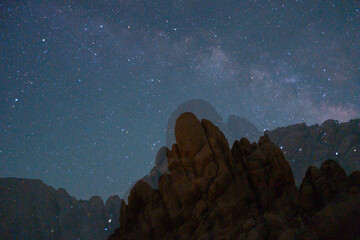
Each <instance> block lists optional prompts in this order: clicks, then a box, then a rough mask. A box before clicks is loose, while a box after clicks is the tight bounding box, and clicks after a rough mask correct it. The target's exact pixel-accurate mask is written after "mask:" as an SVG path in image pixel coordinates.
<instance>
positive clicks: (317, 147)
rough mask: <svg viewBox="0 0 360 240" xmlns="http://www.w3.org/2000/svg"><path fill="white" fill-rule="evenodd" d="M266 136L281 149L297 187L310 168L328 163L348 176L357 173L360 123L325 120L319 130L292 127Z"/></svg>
mask: <svg viewBox="0 0 360 240" xmlns="http://www.w3.org/2000/svg"><path fill="white" fill-rule="evenodd" d="M266 134H267V135H268V136H269V137H270V139H271V141H273V142H274V143H275V144H276V145H278V146H280V148H281V150H282V152H283V154H284V156H285V158H286V159H287V160H288V161H289V163H290V165H291V168H292V170H293V172H294V176H295V181H296V183H297V184H300V183H301V180H302V179H303V177H304V175H305V172H306V169H307V168H308V167H309V166H310V165H315V166H317V167H320V164H321V163H322V162H323V161H325V160H327V159H334V160H336V161H337V162H339V164H340V165H341V166H342V167H343V168H344V170H345V172H346V173H347V174H349V173H350V172H351V171H353V170H359V169H360V119H355V120H350V121H349V122H346V123H340V124H339V123H338V122H337V121H335V120H327V121H325V122H324V123H323V124H321V125H320V126H319V125H317V124H316V125H313V126H307V125H306V124H305V123H302V124H295V125H291V126H288V127H282V128H277V129H275V130H272V131H267V132H266Z"/></svg>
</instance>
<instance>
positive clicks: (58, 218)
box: [0, 178, 121, 240]
mask: <svg viewBox="0 0 360 240" xmlns="http://www.w3.org/2000/svg"><path fill="white" fill-rule="evenodd" d="M120 204H121V201H120V198H119V197H118V196H112V197H110V198H109V199H108V200H107V201H106V203H105V204H104V202H103V200H102V199H101V198H100V197H97V196H96V197H92V198H91V199H90V200H89V201H83V200H76V199H75V198H73V197H71V196H70V195H69V194H68V193H67V192H66V191H65V190H64V189H58V190H55V189H54V188H52V187H49V186H47V185H46V184H44V183H43V182H42V181H41V180H32V179H20V178H1V179H0V239H54V240H60V239H61V240H68V239H69V240H70V239H81V240H83V239H89V240H90V239H106V237H107V236H108V235H109V233H110V232H112V231H113V230H114V229H115V228H117V227H118V226H119V222H118V219H119V210H120Z"/></svg>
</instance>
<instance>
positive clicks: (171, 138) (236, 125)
mask: <svg viewBox="0 0 360 240" xmlns="http://www.w3.org/2000/svg"><path fill="white" fill-rule="evenodd" d="M184 112H192V113H194V114H195V116H196V117H197V118H198V119H208V120H209V121H211V122H212V123H214V124H215V125H216V126H217V127H218V128H219V129H220V130H221V131H222V132H223V133H224V134H225V136H226V137H227V139H229V141H230V142H234V141H235V140H236V139H240V138H242V137H246V138H247V139H249V140H250V141H257V140H258V139H259V137H260V136H261V135H262V132H260V131H259V130H258V129H257V128H256V126H255V125H254V124H252V123H251V122H250V121H248V120H247V119H245V118H240V117H238V116H236V115H231V116H230V117H229V119H228V121H227V123H226V124H225V122H224V121H223V119H222V118H221V117H220V115H219V113H218V112H217V111H216V109H215V108H214V107H213V106H212V105H211V104H210V103H208V102H206V101H204V100H200V99H192V100H189V101H186V102H184V103H182V104H180V105H179V106H178V107H177V108H176V110H175V111H173V112H172V113H171V115H170V117H169V120H168V124H167V127H166V146H167V147H169V148H171V146H172V144H174V143H175V134H174V133H175V121H176V119H177V118H178V117H179V116H180V115H181V114H182V113H184Z"/></svg>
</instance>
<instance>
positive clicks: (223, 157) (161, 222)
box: [109, 113, 360, 240]
mask: <svg viewBox="0 0 360 240" xmlns="http://www.w3.org/2000/svg"><path fill="white" fill-rule="evenodd" d="M175 135H176V142H177V143H176V144H174V145H173V146H172V150H168V149H165V150H164V151H165V152H166V156H167V157H166V158H165V159H166V161H167V163H168V164H167V165H168V169H169V172H168V173H164V174H163V175H161V176H160V178H159V180H158V190H156V189H154V188H152V187H151V186H150V185H149V184H148V183H146V182H145V181H143V180H140V181H139V182H137V183H136V184H135V186H134V187H133V188H132V190H131V192H130V196H129V199H128V204H125V203H124V202H122V206H121V211H120V228H118V229H116V230H115V232H114V233H113V234H112V235H111V236H110V237H109V240H118V239H336V238H340V237H341V239H354V238H355V237H359V236H360V221H359V219H358V217H359V216H360V204H358V203H359V201H360V172H354V173H352V174H351V175H350V176H347V175H346V173H345V171H344V170H343V169H342V168H341V167H340V165H339V164H337V162H335V161H333V160H327V161H325V162H324V163H323V164H322V166H321V168H320V169H319V168H317V167H311V168H309V169H308V171H307V172H306V174H305V178H304V181H303V183H302V184H301V187H300V190H298V189H297V188H296V186H295V181H294V177H293V174H292V171H291V168H290V165H289V163H288V162H287V161H286V160H285V158H284V156H283V154H282V152H281V150H280V148H278V147H277V146H276V145H275V144H273V143H272V142H271V141H270V139H269V138H268V137H267V136H264V137H261V138H260V140H259V142H258V143H252V144H251V143H250V142H249V141H248V140H247V139H245V138H243V139H241V140H240V141H236V142H235V143H234V145H233V147H232V149H231V150H230V148H229V145H228V142H227V140H226V138H225V137H224V134H223V133H222V132H221V131H219V129H218V128H217V127H216V126H214V125H213V124H212V123H211V122H210V121H207V120H202V121H201V122H200V121H199V120H198V119H197V118H196V117H195V116H194V115H193V114H191V113H184V114H182V115H181V116H180V117H179V118H178V119H177V121H176V126H175Z"/></svg>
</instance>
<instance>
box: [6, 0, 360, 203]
mask: <svg viewBox="0 0 360 240" xmlns="http://www.w3.org/2000/svg"><path fill="white" fill-rule="evenodd" d="M359 8H360V3H359V2H358V1H295V0H290V1H263V0H259V1H223V0H221V1H220V0H219V1H208V0H207V1H202V0H199V1H148V0H146V1H143V0H137V1H136V0H134V1H129V0H127V1H125V0H107V1H85V0H83V1H37V0H36V1H33V0H30V1H2V2H1V3H0V9H1V11H0V14H1V22H0V33H1V39H0V49H1V61H0V81H1V84H0V176H1V177H5V176H16V177H27V178H40V179H42V180H44V181H45V183H47V184H49V185H52V186H54V187H64V188H66V189H67V190H68V191H69V193H70V194H72V195H74V196H76V197H78V198H85V199H86V198H89V197H90V196H92V195H95V194H97V195H100V196H102V197H108V196H109V195H112V194H119V195H122V193H124V192H125V191H126V190H127V188H128V186H129V183H131V182H133V181H135V180H136V179H138V178H140V177H141V176H143V175H145V174H147V173H148V172H149V170H150V168H151V167H152V166H153V163H154V160H155V155H156V152H157V150H158V149H159V148H160V147H161V146H162V145H164V144H165V128H166V123H167V120H168V117H169V115H170V114H171V112H172V111H173V110H174V109H175V108H176V107H177V106H178V105H179V104H180V103H182V102H183V101H186V100H189V99H193V98H200V99H204V100H206V101H208V102H209V103H211V104H212V105H213V106H214V107H215V108H216V109H217V110H218V112H219V113H220V115H221V116H222V117H223V118H224V120H226V119H227V118H228V116H229V115H230V114H237V115H239V116H241V117H245V118H247V119H249V120H250V121H251V122H253V123H254V124H256V125H257V126H258V127H259V129H273V128H275V127H278V126H284V125H289V124H293V123H298V122H304V121H305V122H306V123H308V124H314V123H321V122H322V121H324V120H325V119H328V118H334V119H338V120H340V121H347V120H349V119H351V118H359V117H360V104H359V103H360V12H359Z"/></svg>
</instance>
